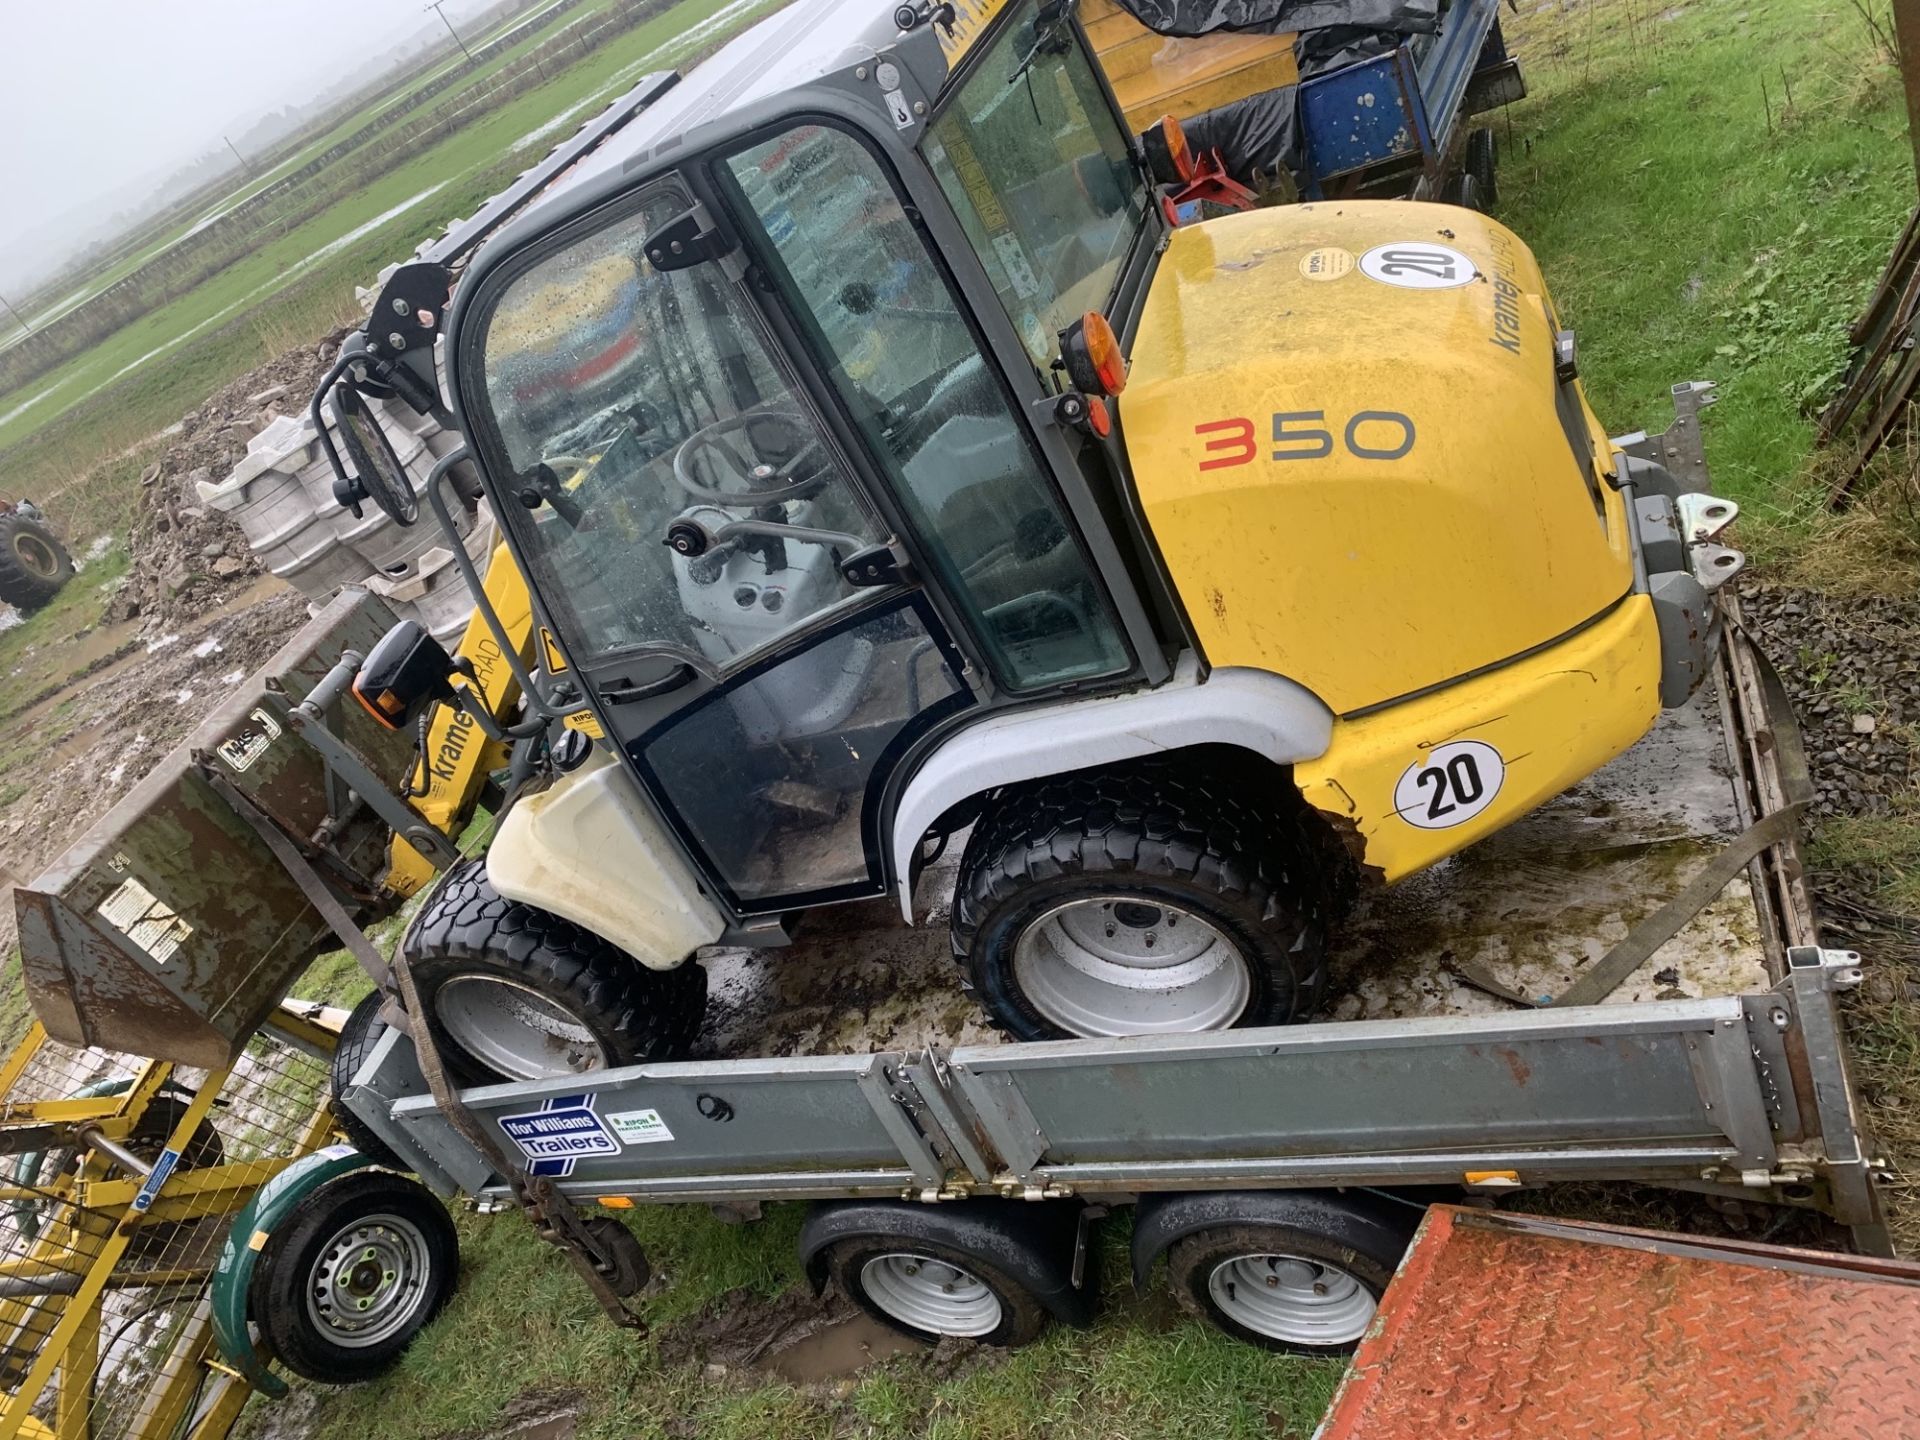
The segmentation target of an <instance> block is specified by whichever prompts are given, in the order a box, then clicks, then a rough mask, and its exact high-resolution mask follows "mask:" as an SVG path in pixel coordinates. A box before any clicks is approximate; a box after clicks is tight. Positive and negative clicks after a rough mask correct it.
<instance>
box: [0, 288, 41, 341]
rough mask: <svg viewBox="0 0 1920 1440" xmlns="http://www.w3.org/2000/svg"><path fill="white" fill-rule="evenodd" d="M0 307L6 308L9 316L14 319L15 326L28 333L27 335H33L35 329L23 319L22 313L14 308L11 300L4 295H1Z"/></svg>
mask: <svg viewBox="0 0 1920 1440" xmlns="http://www.w3.org/2000/svg"><path fill="white" fill-rule="evenodd" d="M0 305H4V306H6V308H7V314H9V315H11V316H12V317H13V323H14V324H16V325H18V326H19V327H20V328H21V329H22V330H24V331H26V332H27V334H29V335H31V334H33V327H32V326H31V325H29V324H28V323H27V322H26V321H25V320H24V319H22V318H21V316H20V312H19V311H18V310H16V309H14V308H13V302H12V301H11V300H9V299H7V297H6V296H4V295H0Z"/></svg>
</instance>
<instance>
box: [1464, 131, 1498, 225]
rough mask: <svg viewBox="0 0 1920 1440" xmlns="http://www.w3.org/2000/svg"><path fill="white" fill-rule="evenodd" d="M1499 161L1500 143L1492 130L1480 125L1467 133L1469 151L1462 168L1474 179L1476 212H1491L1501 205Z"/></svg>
mask: <svg viewBox="0 0 1920 1440" xmlns="http://www.w3.org/2000/svg"><path fill="white" fill-rule="evenodd" d="M1499 161H1500V149H1499V141H1498V139H1497V137H1496V136H1495V135H1494V133H1493V131H1492V129H1491V128H1489V127H1488V126H1485V125H1480V126H1476V127H1475V128H1474V129H1472V130H1470V131H1468V132H1467V151H1466V155H1465V156H1464V157H1463V162H1464V163H1463V164H1462V167H1461V168H1463V169H1464V170H1465V171H1466V173H1467V174H1468V175H1470V176H1472V177H1473V207H1474V209H1476V210H1491V209H1492V208H1493V207H1494V206H1496V205H1498V204H1499V203H1500V181H1499V179H1498V177H1497V176H1496V174H1495V171H1496V170H1497V169H1498V166H1499Z"/></svg>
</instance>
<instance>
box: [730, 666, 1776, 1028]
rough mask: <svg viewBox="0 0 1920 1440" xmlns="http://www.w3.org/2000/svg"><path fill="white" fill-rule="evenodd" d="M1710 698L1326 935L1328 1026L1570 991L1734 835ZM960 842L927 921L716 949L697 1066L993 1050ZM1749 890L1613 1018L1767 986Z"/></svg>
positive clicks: (866, 912) (932, 897)
mask: <svg viewBox="0 0 1920 1440" xmlns="http://www.w3.org/2000/svg"><path fill="white" fill-rule="evenodd" d="M1735 777H1736V772H1735V767H1734V765H1733V763H1732V760H1731V758H1730V756H1729V753H1728V749H1727V746H1726V744H1725V742H1724V739H1723V722H1722V718H1721V715H1720V710H1719V706H1718V704H1717V702H1716V700H1715V698H1714V697H1713V696H1711V695H1709V694H1706V693H1704V692H1703V693H1702V694H1699V695H1696V696H1695V697H1694V698H1693V700H1691V701H1690V702H1689V703H1688V704H1687V705H1686V706H1684V707H1683V708H1681V709H1679V710H1674V711H1670V712H1668V713H1666V714H1665V715H1663V716H1662V717H1661V719H1660V721H1659V723H1658V724H1657V725H1656V726H1655V727H1654V730H1653V733H1652V734H1650V735H1648V736H1647V737H1646V738H1645V739H1644V740H1642V741H1641V742H1640V743H1639V744H1638V745H1636V746H1634V748H1633V749H1631V750H1630V751H1628V752H1627V753H1626V754H1625V755H1623V756H1621V757H1620V758H1619V759H1618V760H1616V761H1614V762H1613V763H1612V764H1611V765H1609V766H1607V767H1606V768H1605V769H1604V770H1602V771H1601V772H1599V773H1598V774H1597V775H1595V776H1593V777H1592V778H1591V779H1589V780H1587V781H1585V782H1583V783H1581V784H1580V785H1577V786H1575V787H1574V788H1573V789H1572V790H1570V791H1568V792H1567V793H1566V794H1565V795H1562V796H1560V797H1559V798H1558V799H1556V800H1554V801H1552V802H1550V803H1549V804H1547V805H1545V806H1543V807H1542V808H1541V809H1539V810H1537V811H1535V812H1534V813H1533V814H1531V815H1529V816H1527V817H1526V818H1525V819H1523V820H1520V821H1518V822H1517V823H1515V824H1513V825H1511V826H1509V827H1508V828H1506V829H1505V830H1502V831H1500V832H1499V833H1497V834H1495V835H1493V836H1491V837H1489V838H1488V839H1487V840H1485V841H1483V842H1482V843H1481V844H1479V845H1476V846H1474V847H1473V848H1472V849H1470V850H1468V851H1466V852H1465V853H1464V854H1461V855H1458V856H1456V857H1454V858H1453V859H1451V860H1448V861H1445V862H1443V863H1442V864H1440V865H1438V866H1436V867H1434V868H1433V869H1432V870H1430V871H1427V872H1425V873H1424V874H1421V875H1417V876H1415V877H1413V878H1412V879H1410V880H1408V881H1406V882H1404V883H1402V884H1400V885H1397V886H1394V887H1392V888H1390V889H1383V890H1375V891H1372V892H1370V893H1368V894H1366V895H1363V896H1362V898H1361V900H1360V903H1359V904H1358V906H1357V907H1356V909H1355V912H1354V914H1353V915H1352V916H1351V917H1350V918H1349V919H1348V921H1347V922H1346V923H1345V924H1344V925H1343V926H1341V928H1340V931H1339V933H1338V934H1337V935H1336V937H1335V942H1334V951H1333V962H1332V963H1333V970H1332V994H1331V997H1330V1001H1329V1005H1328V1009H1327V1012H1326V1015H1325V1018H1326V1019H1328V1020H1385V1019H1410V1018H1414V1017H1428V1016H1443V1015H1461V1016H1466V1015H1499V1014H1508V1013H1511V1012H1512V1011H1513V1009H1514V1007H1513V1005H1512V1004H1511V1003H1509V1002H1507V1001H1504V1000H1502V999H1499V998H1498V997H1496V996H1493V995H1490V994H1487V993H1486V992H1484V991H1482V990H1479V989H1476V988H1475V987H1474V986H1472V985H1471V984H1470V983H1468V982H1467V981H1465V980H1463V979H1462V978H1461V973H1460V968H1461V965H1462V963H1463V962H1466V963H1469V964H1474V965H1477V966H1478V967H1480V968H1481V969H1483V970H1484V971H1485V972H1487V973H1488V974H1491V975H1493V976H1494V977H1496V978H1497V979H1499V980H1501V981H1502V982H1504V983H1505V984H1507V985H1509V986H1512V987H1513V988H1515V989H1518V990H1520V991H1521V992H1522V993H1525V994H1529V995H1539V996H1543V997H1544V996H1551V995H1554V994H1558V993H1560V992H1562V991H1564V990H1565V989H1566V988H1567V986H1568V985H1569V984H1571V983H1572V981H1573V979H1574V978H1575V977H1576V976H1577V975H1578V974H1579V973H1580V972H1581V970H1582V969H1584V968H1585V967H1586V966H1587V965H1589V964H1591V963H1592V962H1594V961H1596V960H1598V959H1599V958H1600V957H1601V956H1603V955H1605V954H1606V953H1607V951H1608V950H1609V949H1611V948H1612V946H1613V945H1614V944H1615V943H1616V942H1617V941H1619V940H1620V939H1621V938H1622V937H1624V936H1625V935H1626V933H1627V931H1628V929H1629V928H1630V927H1631V926H1632V925H1633V924H1634V922H1636V921H1637V920H1639V919H1641V918H1642V917H1643V916H1644V915H1646V914H1647V913H1649V912H1651V911H1652V910H1654V909H1656V908H1658V907H1659V906H1660V905H1661V904H1662V903H1664V902H1665V901H1666V900H1668V899H1669V898H1671V897H1672V896H1673V895H1674V894H1676V893H1678V892H1679V891H1680V890H1681V889H1682V888H1683V887H1684V886H1685V885H1686V883H1687V882H1688V881H1689V880H1691V879H1692V878H1693V876H1694V874H1695V873H1696V872H1697V871H1699V870H1700V869H1701V868H1702V867H1703V866H1704V865H1705V864H1706V863H1707V862H1708V861H1709V860H1710V859H1711V858H1712V856H1713V855H1714V853H1715V852H1716V851H1718V850H1719V849H1720V848H1721V847H1722V846H1724V845H1726V844H1727V842H1728V841H1730V840H1732V839H1733V838H1734V837H1735V836H1736V835H1737V834H1739V832H1740V831H1741V830H1742V829H1743V828H1744V823H1743V820H1742V816H1741V811H1740V808H1739V804H1738V795H1737V792H1736V788H1735ZM965 843H966V837H965V836H964V835H956V836H955V837H954V839H953V842H952V844H951V845H949V847H948V849H947V851H946V853H945V854H944V855H943V856H942V857H941V859H940V860H939V862H937V863H936V864H934V865H932V866H929V867H928V870H927V872H926V873H925V874H924V875H922V876H921V879H920V883H919V886H918V892H917V895H918V898H917V905H916V910H917V913H918V915H919V917H920V920H919V924H918V925H917V926H915V927H914V928H912V929H909V928H908V927H907V926H905V925H904V924H903V923H902V922H901V920H900V916H899V912H898V910H897V909H896V908H895V906H894V905H893V902H892V901H891V900H878V901H874V902H871V903H869V904H865V905H849V906H839V907H834V908H832V909H828V910H825V911H818V912H814V914H813V915H811V916H809V917H808V918H807V928H805V929H804V930H803V931H802V932H801V934H800V936H799V937H798V939H797V940H796V942H795V943H794V944H793V945H791V946H789V947H787V948H785V949H779V950H712V951H708V952H706V953H705V954H703V956H702V957H701V959H702V963H703V964H705V965H706V967H707V972H708V975H709V977H710V983H711V986H712V996H713V999H712V1002H711V1007H710V1010H709V1015H708V1022H707V1025H706V1027H705V1029H704V1030H703V1032H702V1034H701V1037H700V1045H699V1049H698V1051H697V1054H698V1055H699V1056H700V1057H701V1058H743V1057H747V1056H787V1055H820V1054H836V1053H870V1052H875V1051H882V1050H893V1049H916V1048H922V1047H925V1046H927V1045H942V1046H951V1045H984V1044H992V1043H994V1041H995V1040H996V1039H997V1038H998V1037H997V1035H996V1032H995V1031H994V1030H993V1029H992V1027H991V1026H990V1025H989V1024H988V1023H987V1021H986V1019H985V1016H984V1013H983V1012H982V1010H981V1008H980V1006H979V1005H978V1004H976V1003H975V1002H974V1001H973V1000H972V999H970V998H969V997H968V996H966V995H965V994H963V993H961V991H960V989H959V980H960V968H959V966H958V965H957V964H956V963H955V961H954V959H953V953H952V950H951V949H950V947H949V945H948V940H947V914H948V911H949V908H950V900H951V896H952V893H953V884H954V876H955V872H956V871H957V869H958V864H959V856H960V854H961V852H962V851H963V850H964V848H965ZM1772 979H1773V977H1772V976H1770V975H1769V973H1768V968H1767V962H1766V955H1765V946H1764V944H1763V940H1762V930H1761V925H1760V921H1759V917H1758V913H1757V911H1756V908H1755V896H1754V892H1753V889H1752V886H1751V885H1750V884H1749V883H1748V881H1747V880H1746V879H1745V878H1744V877H1743V878H1741V879H1738V880H1735V881H1734V882H1733V883H1732V884H1730V885H1729V886H1727V888H1726V889H1725V891H1723V892H1722V893H1721V895H1720V896H1719V897H1718V898H1717V899H1716V900H1714V901H1713V902H1712V903H1711V904H1710V905H1708V907H1707V908H1706V909H1705V910H1704V911H1702V912H1701V914H1700V915H1699V916H1698V917H1697V918H1696V919H1695V920H1693V921H1692V922H1691V923H1689V924H1688V925H1687V926H1686V928H1685V929H1683V930H1682V931H1681V932H1680V934H1678V935H1677V936H1675V937H1674V939H1673V940H1671V941H1669V942H1668V943H1667V944H1666V945H1665V946H1663V947H1662V948H1661V950H1660V951H1659V952H1658V953H1657V954H1656V955H1655V956H1654V957H1653V958H1652V959H1651V960H1649V961H1647V962H1646V963H1645V964H1644V965H1642V966H1641V967H1640V969H1639V970H1637V971H1636V972H1635V973H1634V974H1633V975H1632V976H1630V977H1629V978H1628V980H1627V981H1626V983H1624V984H1623V985H1621V986H1620V988H1619V989H1618V990H1617V991H1615V992H1614V994H1613V995H1612V997H1610V1003H1615V1004H1630V1003H1633V1002H1636V1001H1645V1000H1655V999H1659V1000H1681V999H1700V998H1704V997H1709V996H1724V995H1737V994H1741V993H1743V992H1747V991H1753V990H1761V989H1765V988H1766V987H1767V986H1768V985H1769V984H1771V983H1772Z"/></svg>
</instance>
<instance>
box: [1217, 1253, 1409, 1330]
mask: <svg viewBox="0 0 1920 1440" xmlns="http://www.w3.org/2000/svg"><path fill="white" fill-rule="evenodd" d="M1207 1293H1208V1295H1210V1296H1212V1298H1213V1303H1214V1304H1215V1305H1216V1306H1217V1307H1218V1308H1219V1310H1220V1313H1221V1314H1223V1315H1225V1316H1226V1317H1227V1318H1228V1319H1229V1320H1232V1321H1234V1322H1235V1323H1237V1324H1239V1325H1242V1326H1244V1327H1246V1328H1247V1329H1248V1330H1251V1331H1253V1332H1254V1333H1255V1334H1256V1335H1264V1336H1266V1337H1267V1338H1268V1339H1269V1340H1281V1341H1285V1342H1286V1343H1288V1344H1292V1345H1348V1344H1351V1343H1352V1342H1354V1341H1355V1340H1358V1339H1359V1338H1360V1337H1361V1336H1362V1335H1364V1334H1366V1332H1367V1326H1368V1325H1369V1324H1370V1323H1371V1322H1372V1320H1373V1311H1374V1299H1373V1292H1372V1291H1371V1290H1369V1289H1367V1287H1366V1286H1364V1285H1362V1284H1361V1283H1360V1282H1359V1280H1357V1279H1355V1278H1354V1276H1352V1275H1351V1274H1349V1273H1348V1272H1347V1271H1345V1270H1342V1269H1340V1268H1339V1267H1338V1266H1336V1265H1328V1264H1325V1263H1323V1262H1322V1261H1319V1260H1309V1259H1307V1258H1305V1257H1304V1256H1300V1255H1241V1256H1238V1257H1236V1258H1235V1259H1232V1260H1226V1261H1223V1262H1222V1263H1220V1264H1219V1265H1216V1266H1215V1267H1214V1269H1213V1274H1212V1275H1210V1276H1209V1277H1207Z"/></svg>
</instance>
